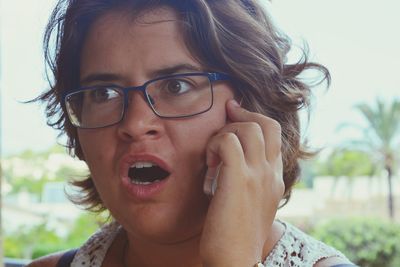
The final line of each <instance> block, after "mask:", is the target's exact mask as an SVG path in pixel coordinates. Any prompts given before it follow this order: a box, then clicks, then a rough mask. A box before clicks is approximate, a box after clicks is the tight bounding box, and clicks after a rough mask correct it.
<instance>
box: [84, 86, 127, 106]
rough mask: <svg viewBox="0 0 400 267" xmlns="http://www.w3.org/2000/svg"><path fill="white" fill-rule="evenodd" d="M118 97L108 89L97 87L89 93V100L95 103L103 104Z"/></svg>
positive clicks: (113, 90)
mask: <svg viewBox="0 0 400 267" xmlns="http://www.w3.org/2000/svg"><path fill="white" fill-rule="evenodd" d="M119 97H120V95H119V94H118V92H117V91H116V90H115V89H113V88H109V87H98V88H95V89H93V90H92V91H91V92H90V100H91V101H93V102H95V103H104V102H107V101H110V100H113V99H115V98H119Z"/></svg>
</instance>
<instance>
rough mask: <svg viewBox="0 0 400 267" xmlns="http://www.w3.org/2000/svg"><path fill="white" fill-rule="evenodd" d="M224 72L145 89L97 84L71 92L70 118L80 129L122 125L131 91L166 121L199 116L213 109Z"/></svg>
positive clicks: (169, 79) (153, 83)
mask: <svg viewBox="0 0 400 267" xmlns="http://www.w3.org/2000/svg"><path fill="white" fill-rule="evenodd" d="M227 80H230V77H229V76H228V75H227V74H224V73H217V72H211V73H207V72H199V73H182V74H174V75H168V76H163V77H159V78H156V79H152V80H149V81H147V82H145V83H144V84H143V85H141V86H133V87H121V86H118V85H113V84H110V85H96V86H90V87H81V88H78V89H75V90H70V91H67V92H65V93H64V94H63V96H62V102H63V103H64V105H65V108H66V111H67V114H68V118H69V120H70V122H71V123H72V125H74V126H75V127H78V128H85V129H94V128H101V127H107V126H110V125H113V124H117V123H119V122H120V121H121V120H122V119H123V118H124V114H125V111H126V109H127V107H128V103H129V92H130V91H141V92H142V93H143V95H144V98H145V99H146V102H147V103H148V105H149V106H150V107H151V109H152V110H153V112H154V113H155V114H156V115H157V116H159V117H162V118H183V117H190V116H195V115H198V114H201V113H204V112H207V111H208V110H210V109H211V107H212V105H213V86H212V83H213V82H216V81H227Z"/></svg>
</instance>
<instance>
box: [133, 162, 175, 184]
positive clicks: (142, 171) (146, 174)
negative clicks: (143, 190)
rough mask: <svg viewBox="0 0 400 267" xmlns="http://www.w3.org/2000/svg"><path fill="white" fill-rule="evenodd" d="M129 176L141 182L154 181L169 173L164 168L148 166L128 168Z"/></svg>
mask: <svg viewBox="0 0 400 267" xmlns="http://www.w3.org/2000/svg"><path fill="white" fill-rule="evenodd" d="M128 175H129V177H130V178H131V179H135V180H139V181H141V182H154V181H156V180H162V179H164V178H166V177H167V176H168V175H169V173H168V172H167V171H165V170H164V169H162V168H160V167H158V166H154V167H150V168H130V169H129V173H128Z"/></svg>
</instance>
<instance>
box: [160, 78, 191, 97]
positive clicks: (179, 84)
mask: <svg viewBox="0 0 400 267" xmlns="http://www.w3.org/2000/svg"><path fill="white" fill-rule="evenodd" d="M163 89H164V90H166V92H167V93H168V94H171V95H180V94H184V93H186V92H188V91H190V90H193V89H195V86H194V85H193V84H191V83H190V82H189V81H186V80H178V79H170V80H167V81H165V85H164V86H163Z"/></svg>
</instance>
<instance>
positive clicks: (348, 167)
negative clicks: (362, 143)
mask: <svg viewBox="0 0 400 267" xmlns="http://www.w3.org/2000/svg"><path fill="white" fill-rule="evenodd" d="M317 172H318V174H319V175H328V176H335V177H340V176H347V177H355V176H371V175H373V174H374V173H375V167H374V165H373V162H372V161H371V158H370V156H369V155H368V154H367V153H365V152H363V151H358V150H349V149H337V150H335V151H333V152H332V153H331V154H330V155H329V157H328V159H327V160H326V161H324V162H319V163H318V167H317Z"/></svg>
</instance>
